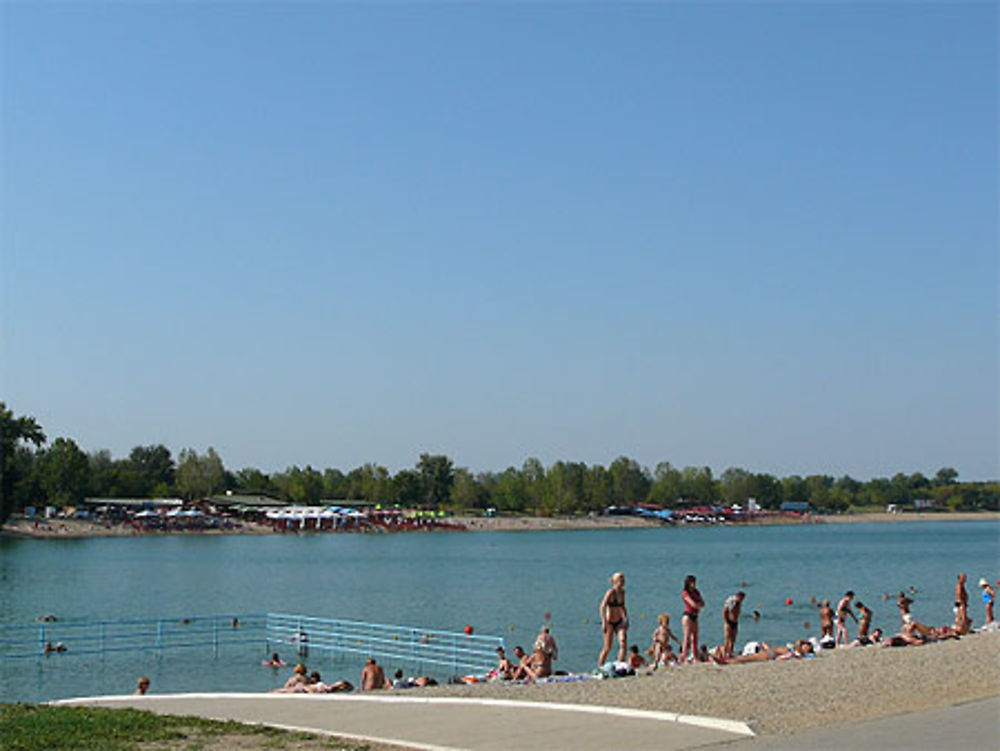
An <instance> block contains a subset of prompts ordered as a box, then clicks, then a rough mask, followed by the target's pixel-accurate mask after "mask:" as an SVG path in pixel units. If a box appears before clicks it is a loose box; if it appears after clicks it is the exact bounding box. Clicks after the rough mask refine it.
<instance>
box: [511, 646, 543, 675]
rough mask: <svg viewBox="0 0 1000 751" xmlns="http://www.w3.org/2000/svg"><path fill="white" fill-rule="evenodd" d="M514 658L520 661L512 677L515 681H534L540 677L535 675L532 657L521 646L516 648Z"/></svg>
mask: <svg viewBox="0 0 1000 751" xmlns="http://www.w3.org/2000/svg"><path fill="white" fill-rule="evenodd" d="M514 657H516V658H517V659H518V663H517V665H516V666H515V667H514V670H513V672H512V673H511V674H510V677H511V678H512V679H513V680H515V681H533V680H535V679H536V678H537V677H538V676H537V675H535V670H534V668H533V667H532V666H531V657H532V656H531V655H529V654H527V653H526V652H525V651H524V649H522V648H521V645H520V644H519V645H518V646H516V647H514Z"/></svg>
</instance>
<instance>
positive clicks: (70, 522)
mask: <svg viewBox="0 0 1000 751" xmlns="http://www.w3.org/2000/svg"><path fill="white" fill-rule="evenodd" d="M449 521H451V522H453V523H455V524H461V525H463V526H464V527H465V529H466V531H469V532H555V531H563V530H584V529H650V528H655V527H660V526H661V523H660V522H658V521H652V520H649V519H641V518H639V517H634V516H592V517H591V516H552V517H545V516H495V517H483V516H454V517H450V518H449ZM936 521H947V522H958V521H981V522H997V521H1000V513H998V512H996V511H960V512H949V513H939V514H917V513H912V514H886V513H871V514H832V515H828V516H818V515H816V516H814V515H809V516H804V517H783V516H768V517H762V518H759V519H754V520H753V521H747V522H739V523H736V524H729V525H727V526H731V527H758V526H779V525H787V526H791V525H800V524H806V525H808V524H868V523H875V522H892V523H898V522H936ZM678 526H687V525H678ZM691 526H697V527H700V526H705V525H700V524H698V525H691ZM271 534H276V533H275V532H274V531H273V530H272V528H271V527H270V526H269V525H266V524H254V523H252V522H242V523H240V524H239V525H238V526H236V527H235V528H233V529H202V530H179V531H141V532H140V531H136V530H135V529H133V528H132V527H131V526H128V525H121V524H119V525H113V526H104V525H102V524H95V523H93V522H89V521H83V520H80V519H39V520H37V526H36V520H34V519H26V518H23V517H16V518H12V519H9V520H8V521H7V523H6V524H5V525H4V526H3V528H0V537H5V538H13V539H61V540H66V539H80V538H90V537H162V536H166V535H206V536H218V535H271ZM302 534H306V535H312V534H329V533H327V532H323V533H316V532H304V533H302ZM397 534H402V533H397Z"/></svg>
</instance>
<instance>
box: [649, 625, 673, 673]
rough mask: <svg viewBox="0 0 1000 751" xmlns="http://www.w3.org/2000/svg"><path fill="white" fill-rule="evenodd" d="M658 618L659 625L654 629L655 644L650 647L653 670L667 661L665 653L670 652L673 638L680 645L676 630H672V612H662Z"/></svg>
mask: <svg viewBox="0 0 1000 751" xmlns="http://www.w3.org/2000/svg"><path fill="white" fill-rule="evenodd" d="M656 620H657V626H656V630H655V631H653V644H652V646H651V647H650V648H649V654H650V655H651V656H652V658H653V670H656V668H658V667H659V666H660V663H661V662H666V659H665V655H666V654H667V653H668V652H670V640H671V639H673V640H674V641H675V642H677V644H678V645H680V642H679V641H678V640H677V637H676V636H675V635H674V632H673V631H671V630H670V614H669V613H660V615H659V616H657V619H656Z"/></svg>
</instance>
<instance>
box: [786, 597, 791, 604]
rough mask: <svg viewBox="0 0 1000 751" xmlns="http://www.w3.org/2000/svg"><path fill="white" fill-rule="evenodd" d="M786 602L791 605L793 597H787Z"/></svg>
mask: <svg viewBox="0 0 1000 751" xmlns="http://www.w3.org/2000/svg"><path fill="white" fill-rule="evenodd" d="M785 604H786V605H791V604H792V598H791V597H787V598H785Z"/></svg>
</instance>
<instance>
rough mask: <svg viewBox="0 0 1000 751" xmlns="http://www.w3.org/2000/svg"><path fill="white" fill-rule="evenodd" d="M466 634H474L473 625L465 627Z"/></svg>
mask: <svg viewBox="0 0 1000 751" xmlns="http://www.w3.org/2000/svg"><path fill="white" fill-rule="evenodd" d="M465 634H466V636H471V635H472V626H466V627H465Z"/></svg>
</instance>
